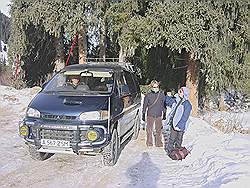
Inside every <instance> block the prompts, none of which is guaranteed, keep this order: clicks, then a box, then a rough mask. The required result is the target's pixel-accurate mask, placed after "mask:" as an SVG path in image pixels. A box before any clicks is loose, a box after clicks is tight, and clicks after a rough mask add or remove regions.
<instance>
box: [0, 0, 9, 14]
mask: <svg viewBox="0 0 250 188" xmlns="http://www.w3.org/2000/svg"><path fill="white" fill-rule="evenodd" d="M9 4H10V0H0V10H1V12H2V13H4V14H5V15H6V16H8V17H10V14H9V9H10V7H9V6H8V5H9Z"/></svg>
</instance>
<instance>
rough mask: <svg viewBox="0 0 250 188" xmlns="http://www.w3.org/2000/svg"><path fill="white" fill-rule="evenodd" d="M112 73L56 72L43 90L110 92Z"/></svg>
mask: <svg viewBox="0 0 250 188" xmlns="http://www.w3.org/2000/svg"><path fill="white" fill-rule="evenodd" d="M113 83H114V80H113V73H112V72H110V71H89V70H82V71H65V72H61V73H58V74H57V75H56V76H55V77H54V78H53V79H52V80H50V81H49V83H48V84H47V85H46V86H45V88H44V90H43V92H70V93H71V92H74V93H77V94H80V93H82V94H84V93H99V94H107V93H111V91H112V89H113Z"/></svg>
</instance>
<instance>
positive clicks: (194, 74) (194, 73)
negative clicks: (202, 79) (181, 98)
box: [185, 52, 199, 116]
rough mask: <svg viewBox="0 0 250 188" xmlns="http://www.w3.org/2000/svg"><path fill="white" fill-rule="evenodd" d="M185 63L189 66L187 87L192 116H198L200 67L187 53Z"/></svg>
mask: <svg viewBox="0 0 250 188" xmlns="http://www.w3.org/2000/svg"><path fill="white" fill-rule="evenodd" d="M185 61H186V64H187V66H188V67H187V74H186V87H188V88H189V89H190V96H189V99H190V102H191V104H192V115H193V116H198V83H199V66H198V64H197V62H195V60H194V59H192V58H191V57H190V53H188V52H185Z"/></svg>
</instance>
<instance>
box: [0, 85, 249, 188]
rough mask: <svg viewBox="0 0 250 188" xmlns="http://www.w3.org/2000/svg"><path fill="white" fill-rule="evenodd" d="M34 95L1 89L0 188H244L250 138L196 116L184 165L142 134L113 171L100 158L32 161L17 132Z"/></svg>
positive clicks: (187, 137) (187, 136)
mask: <svg viewBox="0 0 250 188" xmlns="http://www.w3.org/2000/svg"><path fill="white" fill-rule="evenodd" d="M37 91H38V88H33V89H24V90H20V91H17V90H15V89H13V88H10V87H5V86H0V134H1V137H0V144H1V147H0V182H1V183H0V187H18V188H19V187H53V188H56V187H70V188H71V187H81V188H82V187H84V188H85V187H88V188H89V187H90V188H91V187H97V188H98V187H100V188H105V187H107V188H113V187H114V188H116V187H124V188H129V187H136V188H156V187H159V188H168V187H204V188H210V187H211V188H216V187H223V188H225V187H226V188H227V187H237V188H238V187H249V183H250V136H249V135H242V134H239V133H231V134H222V133H220V132H217V131H216V130H215V129H213V128H211V126H210V125H209V124H208V123H206V122H205V121H203V120H202V119H200V118H191V120H192V124H191V125H190V127H189V129H188V131H187V132H186V134H185V135H184V143H183V145H184V146H186V147H187V148H189V149H191V150H192V151H191V155H189V156H188V157H187V158H186V159H185V160H183V161H172V160H171V159H170V158H168V157H167V156H166V154H165V152H164V151H163V148H155V147H150V148H147V147H146V146H145V144H144V143H145V131H141V132H140V136H139V138H138V140H136V141H131V142H130V143H129V144H128V145H127V146H126V147H125V148H124V149H123V151H122V153H121V156H120V158H119V161H118V163H117V165H115V166H114V167H104V166H102V164H101V162H100V156H76V155H62V154H56V155H54V156H52V157H51V158H50V159H48V160H46V161H43V162H41V161H34V160H32V159H31V158H30V156H29V153H28V150H27V147H26V145H25V144H24V142H23V141H22V139H21V138H20V137H19V136H18V132H17V130H18V121H20V120H21V119H22V117H23V116H24V113H25V108H26V107H27V105H28V103H29V101H30V100H31V99H32V97H33V96H34V95H35V93H36V92H37ZM249 116H250V114H249V113H248V115H247V116H246V118H247V119H248V120H249Z"/></svg>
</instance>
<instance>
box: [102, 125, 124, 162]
mask: <svg viewBox="0 0 250 188" xmlns="http://www.w3.org/2000/svg"><path fill="white" fill-rule="evenodd" d="M119 150H120V142H119V138H118V134H117V130H116V129H115V130H114V131H113V133H112V136H111V141H110V143H109V145H108V146H106V147H105V148H104V150H103V152H102V159H103V164H104V166H114V165H115V164H116V162H117V160H118V155H119Z"/></svg>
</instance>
